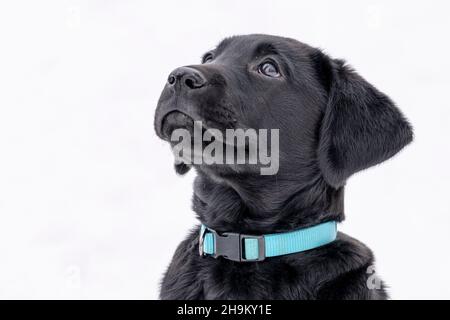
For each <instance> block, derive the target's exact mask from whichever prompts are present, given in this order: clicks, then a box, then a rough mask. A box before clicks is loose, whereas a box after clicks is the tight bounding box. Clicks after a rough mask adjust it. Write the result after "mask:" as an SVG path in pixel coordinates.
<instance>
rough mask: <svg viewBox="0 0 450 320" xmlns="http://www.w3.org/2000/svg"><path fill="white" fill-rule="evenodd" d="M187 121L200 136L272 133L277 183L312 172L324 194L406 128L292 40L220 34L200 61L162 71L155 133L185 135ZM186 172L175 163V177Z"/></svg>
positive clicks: (405, 136) (234, 168)
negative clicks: (232, 131)
mask: <svg viewBox="0 0 450 320" xmlns="http://www.w3.org/2000/svg"><path fill="white" fill-rule="evenodd" d="M194 121H201V123H202V128H201V130H203V131H204V130H206V129H216V130H218V131H220V132H223V133H224V134H225V131H226V129H244V130H247V129H255V130H258V129H267V130H272V129H278V130H279V171H278V172H277V178H286V179H288V180H299V179H302V180H308V179H314V177H316V176H318V175H320V176H321V177H323V178H324V180H325V181H326V182H327V183H328V184H329V185H331V186H332V187H334V188H339V187H340V186H342V185H343V184H344V183H345V180H346V179H347V178H348V177H349V176H350V175H351V174H353V173H355V172H357V171H359V170H362V169H364V168H367V167H369V166H372V165H374V164H377V163H380V162H382V161H384V160H386V159H387V158H389V157H391V156H393V155H394V154H395V153H397V152H398V151H399V150H400V149H401V148H402V147H403V146H405V145H406V144H407V143H409V142H410V141H411V139H412V130H411V127H410V125H409V124H408V123H407V121H406V120H405V118H404V117H403V116H402V114H401V113H400V111H399V110H398V109H397V108H396V107H395V105H394V104H393V103H392V101H391V100H390V99H389V98H388V97H387V96H386V95H384V94H382V93H381V92H379V91H378V90H377V89H375V88H374V87H373V86H372V85H370V84H369V83H368V82H366V81H365V80H364V79H363V78H361V77H360V76H359V75H358V74H356V73H355V72H354V71H353V70H351V69H350V68H349V67H347V66H346V65H345V64H344V63H343V62H342V61H339V60H333V59H331V58H329V57H328V56H327V55H325V54H323V53H322V52H321V51H319V50H317V49H315V48H312V47H309V46H308V45H306V44H303V43H301V42H298V41H296V40H293V39H288V38H281V37H274V36H267V35H248V36H236V37H232V38H227V39H225V40H223V41H222V42H221V43H220V44H219V45H218V46H217V47H216V48H215V49H214V50H212V51H209V52H207V53H206V54H205V55H204V56H203V58H202V63H201V64H198V65H190V66H187V67H182V68H177V69H175V70H174V71H173V72H172V73H170V75H169V77H168V80H167V83H166V85H165V87H164V90H163V92H162V94H161V97H160V100H159V102H158V107H157V110H156V115H155V129H156V132H157V134H158V135H159V136H160V137H161V138H162V139H165V140H167V141H170V136H171V134H172V133H173V131H174V130H175V129H177V128H185V129H188V130H190V131H191V132H192V131H194V129H195V125H194ZM202 147H204V146H203V145H202ZM247 147H248V146H247ZM224 150H225V148H224ZM196 166H197V168H198V169H199V170H201V171H204V172H205V173H207V174H209V175H212V176H215V177H218V178H222V179H227V178H230V177H236V176H241V175H245V176H248V175H252V176H257V175H258V174H259V171H258V170H257V169H258V167H259V165H250V164H222V165H217V164H212V165H211V164H209V165H208V164H204V163H203V164H199V165H196ZM188 168H189V165H186V164H184V163H178V164H177V170H178V171H179V172H180V173H184V172H186V171H187V170H188Z"/></svg>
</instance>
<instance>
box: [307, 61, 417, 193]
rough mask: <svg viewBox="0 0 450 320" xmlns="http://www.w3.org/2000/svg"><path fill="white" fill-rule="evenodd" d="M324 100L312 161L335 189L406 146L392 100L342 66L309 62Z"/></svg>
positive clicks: (405, 131)
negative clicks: (322, 88) (324, 104)
mask: <svg viewBox="0 0 450 320" xmlns="http://www.w3.org/2000/svg"><path fill="white" fill-rule="evenodd" d="M313 61H314V62H315V65H316V67H317V69H318V75H319V80H320V82H321V83H322V85H323V86H324V88H325V90H326V91H327V94H328V103H327V106H326V109H325V110H324V117H323V120H322V124H321V128H320V137H319V147H318V160H319V166H320V169H321V171H322V173H323V175H324V178H325V180H326V181H327V182H328V183H329V184H330V185H331V186H333V187H335V188H339V187H341V186H343V185H344V184H345V181H346V179H347V178H348V177H349V176H351V175H352V174H353V173H355V172H358V171H360V170H363V169H365V168H368V167H370V166H373V165H375V164H378V163H380V162H383V161H384V160H386V159H389V158H390V157H392V156H393V155H395V154H396V153H397V152H398V151H400V150H401V149H402V148H403V147H404V146H405V145H407V144H408V143H409V142H411V141H412V138H413V132H412V128H411V125H410V124H409V123H408V121H407V120H406V119H405V117H404V116H403V114H402V113H401V112H400V110H399V109H398V108H397V107H396V106H395V105H394V103H393V102H392V100H391V99H390V98H389V97H388V96H386V95H385V94H383V93H381V92H380V91H378V90H377V89H376V88H375V87H374V86H372V85H371V84H370V83H368V82H367V81H366V80H364V79H363V78H362V77H361V76H359V75H358V74H357V73H356V72H355V71H353V70H352V69H351V68H350V67H348V66H347V65H345V62H344V61H342V60H332V59H330V58H328V56H326V55H325V54H322V53H320V54H319V55H318V56H317V55H316V56H315V57H314V59H313Z"/></svg>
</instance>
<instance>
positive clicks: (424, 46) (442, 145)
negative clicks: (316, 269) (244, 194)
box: [0, 0, 450, 299]
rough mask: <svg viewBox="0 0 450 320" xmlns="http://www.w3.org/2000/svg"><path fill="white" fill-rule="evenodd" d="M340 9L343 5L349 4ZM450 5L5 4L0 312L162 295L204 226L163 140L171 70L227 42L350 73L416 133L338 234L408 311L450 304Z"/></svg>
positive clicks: (359, 187)
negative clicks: (424, 302) (266, 37)
mask: <svg viewBox="0 0 450 320" xmlns="http://www.w3.org/2000/svg"><path fill="white" fill-rule="evenodd" d="M338 3H339V4H338ZM449 9H450V6H449V2H448V1H361V0H355V1H339V2H338V1H316V0H315V1H310V0H308V1H263V0H256V1H238V0H236V1H235V0H226V1H211V0H205V1H158V2H155V1H106V0H104V1H70V0H66V1H61V0H58V1H8V2H6V1H5V2H2V4H1V5H0V46H1V47H0V298H138V299H141V298H142V299H148V298H150V299H151V298H157V296H158V285H159V281H160V279H161V275H162V273H163V271H164V270H165V268H166V266H167V265H168V263H169V261H170V258H171V256H172V254H173V251H174V249H175V248H176V246H177V244H178V243H179V242H180V241H181V240H182V239H183V238H184V236H185V235H186V233H187V231H188V230H189V229H190V228H191V227H192V226H193V225H194V224H195V223H196V221H195V219H194V214H193V213H192V211H191V209H190V198H191V194H192V180H193V173H190V174H189V175H188V176H186V177H178V176H176V175H175V173H174V170H173V168H172V161H173V159H172V156H171V152H170V150H169V148H168V146H167V145H166V144H165V143H163V142H161V141H159V140H158V139H157V137H156V136H155V134H154V131H153V115H154V111H155V106H156V102H157V99H158V97H159V94H160V92H161V89H162V87H163V85H164V82H165V80H166V78H167V75H168V73H169V72H170V71H171V70H172V69H174V68H175V67H178V66H181V65H186V64H192V63H196V62H199V60H200V56H201V54H202V53H203V52H205V51H206V50H208V49H211V48H213V47H214V45H215V44H216V43H217V42H218V41H219V40H221V39H222V38H223V37H225V36H229V35H233V34H246V33H270V34H276V35H282V36H289V37H293V38H296V39H298V40H301V41H303V42H306V43H309V44H311V45H313V46H318V47H321V48H323V49H325V51H326V52H327V53H329V54H330V55H332V56H334V57H339V58H345V59H347V60H348V61H349V62H350V64H352V65H353V66H354V67H355V68H356V69H357V70H358V71H359V72H360V74H362V75H363V76H364V77H365V78H366V79H368V80H369V81H370V82H372V83H373V84H374V85H375V86H377V87H378V88H379V89H380V90H382V91H384V92H386V93H387V94H388V95H390V96H391V97H392V98H393V99H394V100H395V101H396V102H397V104H398V105H399V107H400V108H401V109H402V110H403V111H404V113H405V114H406V115H407V116H408V118H409V119H410V120H411V122H412V123H413V125H414V127H415V141H414V143H413V144H412V145H410V146H409V147H407V148H406V149H405V150H404V151H402V152H401V153H400V154H399V155H397V156H396V157H395V158H394V159H392V160H390V161H388V162H386V163H384V164H382V165H380V166H377V167H376V168H372V169H370V170H367V171H365V172H364V173H360V174H358V175H356V176H355V177H353V178H351V179H350V180H349V183H348V187H347V189H346V215H347V220H346V221H345V222H344V223H343V224H342V225H341V226H340V229H341V230H343V231H345V232H347V233H349V234H350V235H352V236H354V237H356V238H358V239H360V240H361V241H363V242H365V243H366V244H367V245H368V246H369V247H371V248H372V249H373V251H374V252H375V255H376V258H377V268H378V272H379V273H380V274H381V276H382V277H383V279H384V280H385V281H386V282H387V283H388V284H389V285H390V287H391V289H390V292H391V295H392V297H393V298H394V299H412V298H414V299H419V298H425V299H429V298H450V274H449V272H450V256H449V252H450V249H449V245H450V209H449V196H450V195H449V190H448V186H449V183H450V170H449V164H450V152H449V138H450V121H449V120H450V106H449V103H448V96H449V91H450V77H449V72H450V59H449V57H450V45H449V42H448V30H449V29H450V18H449Z"/></svg>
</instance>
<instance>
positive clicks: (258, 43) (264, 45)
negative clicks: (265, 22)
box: [214, 34, 312, 58]
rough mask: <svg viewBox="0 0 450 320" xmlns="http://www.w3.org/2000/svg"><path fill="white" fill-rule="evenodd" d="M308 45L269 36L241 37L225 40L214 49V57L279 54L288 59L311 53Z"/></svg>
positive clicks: (289, 39)
mask: <svg viewBox="0 0 450 320" xmlns="http://www.w3.org/2000/svg"><path fill="white" fill-rule="evenodd" d="M311 49H312V48H311V47H309V46H308V45H306V44H304V43H302V42H300V41H297V40H294V39H291V38H284V37H278V36H270V35H260V34H255V35H242V36H233V37H229V38H225V39H224V40H222V41H221V42H220V43H219V44H218V45H217V47H216V48H215V50H214V51H215V52H216V56H218V55H226V56H227V57H232V56H234V57H238V58H245V57H249V58H251V57H253V56H256V55H257V54H258V53H261V54H266V53H271V52H276V53H281V54H284V55H287V56H289V57H298V56H303V55H305V54H308V53H310V52H311Z"/></svg>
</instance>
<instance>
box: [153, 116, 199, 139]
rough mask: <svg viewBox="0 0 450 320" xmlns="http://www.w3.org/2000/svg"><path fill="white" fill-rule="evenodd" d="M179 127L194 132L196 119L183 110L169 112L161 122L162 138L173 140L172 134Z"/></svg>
mask: <svg viewBox="0 0 450 320" xmlns="http://www.w3.org/2000/svg"><path fill="white" fill-rule="evenodd" d="M177 129H185V130H188V131H189V132H191V133H192V132H193V131H194V119H193V118H192V117H191V116H189V115H187V114H186V113H184V112H181V111H171V112H169V113H168V114H167V115H166V116H165V117H164V118H163V120H162V123H161V135H162V138H163V139H165V140H167V141H171V137H172V134H173V133H174V131H175V130H177Z"/></svg>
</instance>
